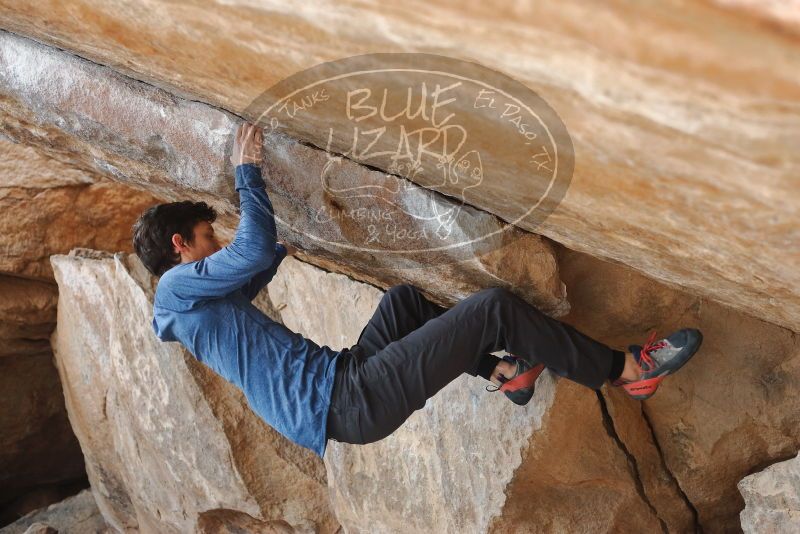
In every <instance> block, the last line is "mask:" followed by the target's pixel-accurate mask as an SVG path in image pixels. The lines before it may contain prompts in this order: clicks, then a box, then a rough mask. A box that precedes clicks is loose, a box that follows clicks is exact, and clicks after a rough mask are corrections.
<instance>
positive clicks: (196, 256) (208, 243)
mask: <svg viewBox="0 0 800 534" xmlns="http://www.w3.org/2000/svg"><path fill="white" fill-rule="evenodd" d="M172 243H173V245H175V249H176V250H177V251H178V252H179V253H180V255H181V263H187V262H191V261H198V260H202V259H203V258H205V257H207V256H210V255H212V254H213V253H215V252H217V251H218V250H219V249H221V248H222V247H221V246H220V244H219V241H217V237H216V235H214V227H213V226H212V225H211V223H209V222H208V221H200V222H199V223H197V224H196V225H195V227H194V240H193V242H192V244H191V245H189V244H187V243H185V242H184V241H183V240H182V239H180V234H175V235H173V236H172Z"/></svg>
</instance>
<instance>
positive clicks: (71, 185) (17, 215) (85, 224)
mask: <svg viewBox="0 0 800 534" xmlns="http://www.w3.org/2000/svg"><path fill="white" fill-rule="evenodd" d="M0 160H1V161H2V163H0V272H7V273H12V274H16V275H18V276H26V277H29V278H40V279H47V280H52V279H53V271H52V268H51V266H50V261H49V256H50V255H51V254H63V253H66V252H69V251H70V249H72V248H74V247H76V246H83V247H90V248H96V249H98V250H112V251H121V252H132V251H133V245H132V243H131V239H132V233H131V226H132V225H133V223H134V222H135V221H136V218H137V217H138V216H139V214H140V213H141V212H142V211H143V210H144V209H145V208H147V207H148V206H151V205H152V204H155V203H157V202H158V199H157V198H156V197H154V196H153V195H151V194H149V193H147V192H144V191H137V190H134V189H131V188H130V187H125V186H124V185H122V184H118V183H116V182H113V181H111V180H107V179H103V178H102V177H99V176H97V175H96V174H94V173H87V172H84V171H80V170H78V169H75V168H74V167H71V166H69V165H65V164H63V163H60V162H59V161H58V160H57V159H53V158H49V157H47V156H44V155H43V154H41V153H40V152H37V151H36V150H34V149H32V148H31V147H29V146H24V145H20V144H15V143H11V142H9V141H7V140H3V139H0Z"/></svg>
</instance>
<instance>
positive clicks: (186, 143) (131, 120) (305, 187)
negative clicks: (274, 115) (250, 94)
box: [0, 33, 568, 315]
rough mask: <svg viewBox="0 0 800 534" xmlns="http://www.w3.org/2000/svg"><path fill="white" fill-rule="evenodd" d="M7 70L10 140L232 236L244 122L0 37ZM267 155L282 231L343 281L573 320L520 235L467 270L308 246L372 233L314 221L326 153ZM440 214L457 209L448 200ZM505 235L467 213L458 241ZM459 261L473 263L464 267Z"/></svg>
mask: <svg viewBox="0 0 800 534" xmlns="http://www.w3.org/2000/svg"><path fill="white" fill-rule="evenodd" d="M0 64H1V65H2V66H3V70H2V71H0V80H1V81H2V82H3V84H2V85H0V91H2V94H4V96H5V98H4V99H3V100H2V101H0V105H1V106H2V112H4V113H5V114H6V120H5V122H4V123H3V125H2V128H3V131H4V132H5V133H6V135H8V136H9V137H11V138H14V139H17V140H19V141H21V142H26V143H31V144H34V145H36V146H39V147H41V148H42V149H44V150H45V151H47V152H48V153H53V154H57V155H59V157H61V158H64V157H65V155H67V154H69V155H70V162H71V163H72V164H73V165H74V166H76V167H79V168H85V169H87V170H89V171H90V172H93V173H100V174H105V175H108V176H110V177H113V178H114V179H116V180H120V181H123V182H125V183H128V184H131V185H135V186H137V187H143V188H147V189H148V190H149V191H152V192H154V193H155V194H157V195H159V196H160V197H163V198H165V199H169V200H179V199H181V200H182V199H186V198H189V199H195V200H206V201H208V202H210V203H211V204H213V205H215V206H216V207H217V208H218V209H219V210H220V213H221V218H220V222H221V224H222V226H227V229H228V234H231V233H232V231H233V228H234V226H235V222H234V218H233V217H232V215H233V214H234V211H235V204H234V202H235V199H236V195H235V192H234V191H233V185H234V184H233V177H232V174H233V173H232V169H231V168H230V162H229V161H228V160H227V153H226V147H227V145H228V144H229V143H230V142H232V133H233V131H234V130H235V121H234V119H235V118H234V117H233V116H231V115H230V114H227V113H225V112H222V111H220V110H218V109H215V108H212V107H210V106H207V105H203V104H200V103H197V102H190V101H184V100H180V99H177V98H175V97H174V96H172V95H170V94H168V93H165V92H163V91H161V90H158V89H155V88H153V87H151V86H147V85H144V84H142V83H139V82H135V81H133V80H130V79H126V78H124V77H122V76H120V75H119V74H117V73H115V72H114V71H112V70H110V69H108V68H105V67H100V66H98V65H95V64H92V63H89V62H87V61H85V60H81V59H79V58H76V57H74V56H71V55H68V54H65V53H63V52H59V51H55V50H53V49H51V48H48V47H45V46H42V45H39V44H37V43H35V42H33V41H30V40H27V39H22V38H19V37H16V36H14V35H11V34H8V33H2V34H0ZM42 87H47V88H48V89H47V91H42V89H41V88H42ZM266 147H267V153H266V156H265V160H266V161H268V162H269V167H268V169H267V171H269V172H272V174H273V177H272V178H274V179H269V180H268V184H269V191H270V194H271V195H272V196H273V197H274V199H273V200H274V205H275V210H276V213H278V214H281V216H282V217H284V218H286V219H287V220H290V221H291V222H292V227H293V228H296V229H297V231H293V230H290V229H289V228H287V227H286V226H285V225H283V224H281V225H280V232H282V233H284V234H287V235H288V239H289V240H290V241H292V242H295V243H299V244H300V245H301V246H302V248H304V249H305V252H307V254H308V256H307V257H308V258H309V259H310V260H312V261H314V258H321V261H320V263H324V262H325V260H328V261H329V262H330V261H335V262H336V263H338V264H339V269H340V270H343V271H346V272H360V273H367V274H366V276H367V277H372V279H373V280H375V281H377V282H378V283H379V284H380V285H384V286H388V285H392V284H395V283H398V282H400V281H410V282H413V283H415V284H417V285H418V286H419V287H422V288H425V289H427V290H430V292H431V293H432V294H434V295H436V297H437V298H438V299H439V300H441V301H450V302H452V301H453V299H454V298H458V297H460V296H465V295H466V294H468V293H470V292H472V291H475V290H477V289H480V288H481V287H486V286H490V285H491V286H494V285H505V286H509V287H513V288H517V290H518V291H519V292H520V293H521V294H522V296H523V297H525V298H527V299H528V300H530V301H532V302H534V303H536V304H537V305H538V306H540V307H541V308H542V309H543V310H545V311H547V312H549V313H551V314H553V315H559V314H562V313H564V312H565V311H566V310H567V309H568V306H567V304H566V299H565V295H564V292H563V286H562V284H561V282H560V280H559V279H558V275H557V271H556V269H555V260H554V257H553V254H552V250H551V248H550V245H549V244H548V243H547V242H545V240H543V239H542V238H541V237H539V236H535V235H531V234H528V233H526V232H522V231H520V230H518V229H516V228H514V227H510V228H508V229H507V230H506V231H504V232H502V233H501V234H499V237H498V240H499V242H495V243H493V245H494V248H491V247H490V248H487V249H484V248H476V249H471V250H470V254H469V256H468V258H467V259H464V254H463V252H461V253H458V255H457V256H450V255H444V256H443V257H440V258H434V257H432V255H431V254H430V253H420V254H417V255H416V256H413V257H409V258H408V259H407V260H406V262H405V263H403V262H401V261H398V260H397V259H396V257H394V256H393V255H392V254H388V253H387V254H381V253H367V252H363V251H358V250H350V251H349V252H348V253H347V254H344V255H343V254H342V250H341V249H340V248H339V247H336V246H333V245H331V244H329V243H327V242H325V241H319V240H311V239H309V238H306V237H305V235H306V233H310V234H313V235H323V236H324V235H328V233H330V232H336V233H338V234H340V235H342V236H346V237H348V238H350V239H352V240H353V243H355V244H360V243H361V242H362V237H363V234H362V233H360V232H363V229H364V228H363V227H362V225H358V224H355V225H349V224H348V223H339V221H338V220H333V221H325V222H318V221H317V219H316V218H315V217H314V215H313V214H312V213H310V212H309V210H308V209H307V206H308V205H309V204H310V202H311V200H312V199H316V198H319V197H320V196H321V191H320V190H319V189H320V185H319V176H320V171H321V168H322V167H323V166H324V165H325V163H326V158H325V157H324V155H323V153H322V152H321V151H319V150H315V149H311V148H308V147H305V146H303V145H300V144H299V143H297V142H294V141H291V140H288V139H285V138H280V137H276V138H275V139H273V140H270V142H268V143H266ZM339 172H340V173H341V174H342V175H345V176H347V177H348V178H349V179H352V180H358V181H359V183H362V184H363V183H378V182H380V183H385V182H386V181H389V180H390V178H388V177H386V176H385V175H384V173H381V172H376V171H369V170H367V169H365V168H364V167H362V166H360V165H357V164H355V163H352V162H345V163H344V164H343V165H342V166H341V167H340V170H339ZM422 194H423V193H421V192H420V191H419V190H414V189H412V190H406V189H401V190H400V191H399V192H398V194H397V198H396V199H395V200H396V201H397V202H398V203H404V204H407V205H414V204H415V203H419V202H420V200H419V199H418V196H419V195H422ZM424 194H425V196H426V197H427V196H428V195H429V194H430V193H429V192H425V193H424ZM322 202H323V201H320V205H322ZM438 202H439V203H440V204H442V205H445V204H447V203H449V202H452V201H450V200H448V199H446V198H444V197H441V196H440V198H439V199H438ZM279 222H280V221H279ZM422 224H423V223H419V222H416V221H415V220H414V219H407V225H408V226H405V227H404V229H406V230H409V231H416V230H421V227H420V225H422ZM504 226H507V225H504V224H503V222H502V221H500V220H499V219H497V218H496V217H494V216H492V215H490V214H487V213H484V212H481V211H478V210H474V209H464V210H461V211H460V212H459V216H458V218H457V220H456V221H455V222H454V227H455V228H456V229H457V231H456V233H457V234H459V235H460V234H464V235H467V236H469V235H472V232H481V233H483V232H485V230H486V229H487V228H496V229H502V228H503V227H504ZM437 244H438V243H437ZM473 256H480V257H473ZM459 260H464V261H462V262H461V263H454V262H456V261H459ZM428 266H430V268H427V267H428Z"/></svg>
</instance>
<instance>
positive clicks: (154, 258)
mask: <svg viewBox="0 0 800 534" xmlns="http://www.w3.org/2000/svg"><path fill="white" fill-rule="evenodd" d="M216 218H217V212H216V210H214V208H212V207H211V206H209V205H208V204H206V203H205V202H192V201H190V200H184V201H181V202H170V203H168V204H158V205H157V206H153V207H151V208H148V209H147V210H146V211H145V212H144V213H142V215H141V216H140V217H139V219H138V220H137V221H136V223H134V225H133V249H134V250H135V251H136V255H137V256H139V259H140V260H141V261H142V263H143V264H144V266H145V267H146V268H147V270H148V271H150V272H151V273H153V274H154V275H156V276H161V275H162V274H164V273H165V272H167V271H168V270H169V269H170V268H171V267H174V266H175V265H177V264H178V263H180V261H181V255H180V254H178V253H177V252H175V249H174V248H173V246H172V235H173V234H176V233H178V234H180V235H181V237H182V238H183V240H184V241H185V242H186V243H187V244H190V245H191V244H192V243H193V242H194V227H195V225H196V224H197V223H199V222H201V221H208V222H209V223H213V222H214V221H215V220H216Z"/></svg>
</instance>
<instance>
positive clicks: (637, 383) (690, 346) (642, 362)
mask: <svg viewBox="0 0 800 534" xmlns="http://www.w3.org/2000/svg"><path fill="white" fill-rule="evenodd" d="M655 337H656V332H655V330H654V331H653V332H652V333H651V334H650V337H649V338H648V339H647V341H646V342H645V344H644V346H641V347H640V346H639V345H630V346H629V347H628V350H629V351H630V352H631V353H632V354H633V358H634V359H635V360H636V363H637V364H639V369H640V370H641V371H642V376H641V378H640V379H639V380H634V381H630V382H629V381H626V380H623V379H622V378H618V379H616V380H614V381H613V382H611V385H612V386H622V387H623V388H625V391H627V392H628V393H629V394H630V395H631V397H633V398H634V399H637V400H644V399H647V398H650V397H652V396H653V394H654V393H655V392H656V390H657V389H658V386H659V384H661V381H662V380H664V378H666V376H667V375H670V374H672V373H674V372H675V371H677V370H678V369H680V368H681V367H683V365H684V364H685V363H686V362H688V361H689V359H690V358H691V357H692V356H694V354H695V352H697V349H699V348H700V344H701V343H702V342H703V334H702V333H700V330H697V329H694V328H682V329H680V330H678V331H676V332H673V333H672V334H671V335H670V336H669V337H666V338H664V339H660V340H658V341H655Z"/></svg>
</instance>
